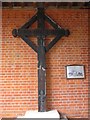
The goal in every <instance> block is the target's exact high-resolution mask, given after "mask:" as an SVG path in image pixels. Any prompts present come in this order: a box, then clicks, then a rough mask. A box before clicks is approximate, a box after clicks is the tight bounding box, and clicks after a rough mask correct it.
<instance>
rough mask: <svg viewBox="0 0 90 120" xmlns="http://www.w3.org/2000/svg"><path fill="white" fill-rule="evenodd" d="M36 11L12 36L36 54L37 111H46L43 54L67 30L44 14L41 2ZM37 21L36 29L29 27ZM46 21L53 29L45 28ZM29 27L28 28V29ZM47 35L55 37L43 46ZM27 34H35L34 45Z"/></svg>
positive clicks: (64, 34) (66, 32) (67, 31)
mask: <svg viewBox="0 0 90 120" xmlns="http://www.w3.org/2000/svg"><path fill="white" fill-rule="evenodd" d="M37 9H38V11H37V13H36V14H35V15H34V16H33V17H32V18H31V19H30V20H29V21H28V22H27V23H25V24H24V25H23V26H22V27H20V28H19V29H18V30H17V29H14V30H13V31H12V34H13V36H14V37H17V36H19V37H21V38H22V40H24V41H25V42H26V43H27V44H28V45H29V46H30V47H31V48H32V49H33V50H34V51H35V52H36V53H37V54H38V111H40V112H44V111H46V64H45V54H46V52H48V51H49V50H50V49H51V48H52V47H53V46H54V45H55V44H56V43H57V41H59V40H60V38H62V37H63V36H68V35H69V30H64V29H63V28H61V27H60V26H59V25H57V24H56V23H55V22H54V21H53V20H52V19H51V18H50V17H49V16H47V15H45V12H44V6H43V4H40V3H39V5H38V8H37ZM36 21H37V29H30V26H31V25H32V24H33V23H34V22H36ZM45 21H47V22H48V23H49V24H50V25H51V26H52V27H53V28H54V29H47V28H45ZM28 28H29V29H28ZM49 35H55V38H54V39H53V40H52V41H51V42H50V43H49V44H48V45H47V46H45V38H46V37H47V36H49ZM29 36H35V37H37V40H38V45H37V46H36V45H35V44H34V43H33V42H32V41H30V39H29V38H28V37H29Z"/></svg>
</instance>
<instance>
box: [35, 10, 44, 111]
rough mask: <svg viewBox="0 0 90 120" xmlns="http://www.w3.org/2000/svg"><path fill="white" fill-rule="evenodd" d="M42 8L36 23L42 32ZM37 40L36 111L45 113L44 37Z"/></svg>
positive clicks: (41, 36) (40, 36)
mask: <svg viewBox="0 0 90 120" xmlns="http://www.w3.org/2000/svg"><path fill="white" fill-rule="evenodd" d="M44 17H45V16H44V8H38V13H37V21H38V29H39V30H41V31H44V29H45V18H44ZM37 39H38V111H41V112H44V111H46V64H45V36H44V35H43V34H41V35H39V36H38V37H37Z"/></svg>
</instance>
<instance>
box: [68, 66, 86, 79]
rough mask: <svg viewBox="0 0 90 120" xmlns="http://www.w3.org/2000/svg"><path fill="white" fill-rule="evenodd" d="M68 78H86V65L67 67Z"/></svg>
mask: <svg viewBox="0 0 90 120" xmlns="http://www.w3.org/2000/svg"><path fill="white" fill-rule="evenodd" d="M66 77H67V78H69V79H71V78H85V69H84V65H67V66H66Z"/></svg>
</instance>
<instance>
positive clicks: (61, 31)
mask: <svg viewBox="0 0 90 120" xmlns="http://www.w3.org/2000/svg"><path fill="white" fill-rule="evenodd" d="M17 34H18V36H21V35H24V36H27V37H29V36H35V37H37V36H45V37H47V36H49V35H55V36H56V35H61V36H62V35H65V30H64V29H56V30H55V29H43V30H42V29H34V30H33V29H30V30H29V29H19V30H18V33H17Z"/></svg>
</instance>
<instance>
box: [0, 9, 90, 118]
mask: <svg viewBox="0 0 90 120" xmlns="http://www.w3.org/2000/svg"><path fill="white" fill-rule="evenodd" d="M35 13H36V11H35V10H34V9H3V12H2V23H3V25H2V27H3V29H2V75H1V81H0V94H1V97H0V103H1V104H0V110H1V113H0V116H1V117H16V116H18V115H21V114H24V113H25V111H27V110H36V109H38V101H37V100H38V97H37V95H38V94H37V92H38V87H37V86H38V79H37V54H36V53H35V52H34V51H33V50H32V49H31V48H30V47H29V46H28V45H27V44H26V43H24V42H23V41H22V40H21V39H20V38H14V37H13V36H12V30H13V29H14V28H19V27H21V26H22V25H23V24H24V23H25V22H27V21H28V19H29V18H31V17H32V16H33V15H34V14H35ZM46 13H47V14H48V15H49V16H50V17H51V18H52V19H53V20H55V21H56V22H57V23H58V24H59V25H60V26H61V27H63V28H68V29H69V30H70V33H71V35H70V36H69V37H63V38H62V39H61V40H60V41H58V43H57V44H56V45H55V46H54V47H53V48H52V49H51V50H50V51H49V52H48V53H47V54H46V64H47V109H48V110H52V109H57V110H58V111H59V112H63V113H66V115H67V116H68V117H70V118H71V117H73V118H75V117H81V118H82V117H85V118H87V117H88V10H84V9H83V10H82V9H81V10H78V9H47V10H46ZM47 27H49V26H48V25H47ZM32 40H33V41H34V42H36V39H34V38H33V39H32ZM49 40H52V38H48V39H47V40H46V43H48V42H49ZM71 64H82V65H85V75H86V78H85V79H72V80H67V79H66V75H65V74H66V71H65V66H66V65H71Z"/></svg>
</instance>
